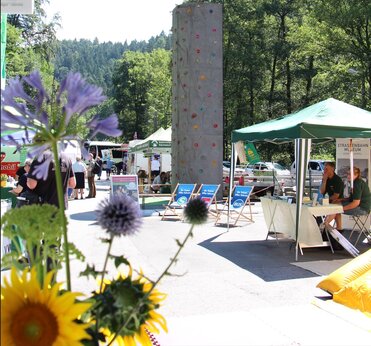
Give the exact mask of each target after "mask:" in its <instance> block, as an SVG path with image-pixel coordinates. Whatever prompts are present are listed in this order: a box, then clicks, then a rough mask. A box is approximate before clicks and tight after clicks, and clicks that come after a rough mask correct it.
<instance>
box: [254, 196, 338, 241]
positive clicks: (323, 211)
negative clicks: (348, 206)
mask: <svg viewBox="0 0 371 346" xmlns="http://www.w3.org/2000/svg"><path fill="white" fill-rule="evenodd" d="M260 200H261V204H262V208H263V213H264V219H265V222H266V224H267V227H268V234H269V233H272V232H273V233H275V234H276V235H277V233H282V234H284V235H286V236H287V237H288V238H290V239H293V240H296V234H295V219H296V204H289V203H288V202H287V201H284V200H278V199H272V198H267V197H261V198H260ZM338 213H343V207H342V206H341V205H338V204H330V205H328V206H322V205H318V206H315V207H312V206H309V205H306V204H303V205H302V210H301V217H300V226H299V234H298V242H299V245H300V248H304V247H317V246H329V243H328V242H324V241H323V240H322V235H321V231H320V229H319V227H318V224H317V221H316V219H315V218H314V216H325V215H331V214H338Z"/></svg>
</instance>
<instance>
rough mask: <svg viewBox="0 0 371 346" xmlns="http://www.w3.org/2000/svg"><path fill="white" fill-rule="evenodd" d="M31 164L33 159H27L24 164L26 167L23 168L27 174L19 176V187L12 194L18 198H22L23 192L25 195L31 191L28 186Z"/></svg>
mask: <svg viewBox="0 0 371 346" xmlns="http://www.w3.org/2000/svg"><path fill="white" fill-rule="evenodd" d="M31 164H32V159H27V160H26V161H25V162H24V166H22V168H23V169H24V171H25V173H23V174H21V175H20V176H19V179H18V183H17V186H16V187H15V188H14V189H13V190H11V191H10V192H12V193H14V194H16V195H17V196H20V195H21V193H22V192H23V193H25V192H26V191H30V189H29V188H28V186H27V175H28V172H29V171H30V167H31Z"/></svg>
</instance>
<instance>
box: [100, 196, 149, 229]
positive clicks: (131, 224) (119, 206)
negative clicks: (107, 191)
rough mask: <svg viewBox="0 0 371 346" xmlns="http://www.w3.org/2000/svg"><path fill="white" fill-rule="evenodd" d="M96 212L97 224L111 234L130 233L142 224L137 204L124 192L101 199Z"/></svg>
mask: <svg viewBox="0 0 371 346" xmlns="http://www.w3.org/2000/svg"><path fill="white" fill-rule="evenodd" d="M96 213H97V218H98V224H99V225H100V226H101V227H102V228H103V229H105V230H106V231H107V232H108V233H110V234H111V235H113V236H127V235H132V234H134V233H135V232H137V231H138V230H139V228H140V226H141V224H142V218H141V212H140V209H139V204H138V203H137V202H135V201H134V200H133V199H132V198H131V197H129V196H127V195H126V194H124V193H115V194H114V195H112V196H111V197H110V198H108V199H105V200H103V201H102V202H101V203H100V204H99V208H98V210H96Z"/></svg>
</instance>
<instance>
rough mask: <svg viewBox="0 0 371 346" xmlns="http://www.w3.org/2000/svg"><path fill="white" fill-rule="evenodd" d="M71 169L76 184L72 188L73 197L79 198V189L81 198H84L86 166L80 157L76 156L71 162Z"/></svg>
mask: <svg viewBox="0 0 371 346" xmlns="http://www.w3.org/2000/svg"><path fill="white" fill-rule="evenodd" d="M72 170H73V173H74V174H75V178H76V186H75V190H74V197H75V199H79V191H80V196H81V199H84V189H85V177H86V172H87V168H86V165H85V163H84V162H83V161H81V157H78V156H77V157H76V162H74V163H73V164H72Z"/></svg>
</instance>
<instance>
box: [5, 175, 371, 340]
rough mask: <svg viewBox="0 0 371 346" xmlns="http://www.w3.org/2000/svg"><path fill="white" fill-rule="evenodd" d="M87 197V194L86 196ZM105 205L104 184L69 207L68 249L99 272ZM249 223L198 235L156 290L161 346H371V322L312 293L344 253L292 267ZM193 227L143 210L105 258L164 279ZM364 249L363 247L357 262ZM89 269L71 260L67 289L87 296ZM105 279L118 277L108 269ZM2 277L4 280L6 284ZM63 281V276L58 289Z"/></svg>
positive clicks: (320, 253) (308, 255)
mask: <svg viewBox="0 0 371 346" xmlns="http://www.w3.org/2000/svg"><path fill="white" fill-rule="evenodd" d="M85 195H87V194H85ZM108 195H109V182H108V181H105V180H101V181H97V198H93V199H84V200H72V201H69V209H68V210H67V215H68V219H69V225H68V227H69V233H68V234H69V241H71V242H73V243H75V244H76V246H77V247H78V249H80V250H81V251H82V252H83V254H84V255H85V256H86V263H89V264H90V265H92V264H94V265H95V266H96V268H98V269H102V267H103V262H104V259H105V255H106V251H107V245H106V244H102V243H101V242H100V241H99V238H101V237H104V236H105V232H104V231H103V230H102V229H101V228H100V227H99V226H98V225H96V216H95V212H94V211H95V210H96V209H97V208H99V202H100V201H101V200H103V199H104V198H106V197H108ZM253 213H254V215H253V217H254V220H255V222H254V223H252V224H245V225H244V226H242V227H236V228H232V229H230V231H229V232H227V230H226V228H223V227H216V226H214V223H213V222H212V220H210V222H208V223H206V224H204V225H201V226H197V227H195V229H194V232H193V237H192V238H191V239H190V240H189V241H188V243H187V244H186V246H185V248H184V249H183V250H182V252H181V254H180V257H179V260H178V262H177V263H176V265H175V266H174V267H172V269H171V273H172V274H174V275H173V276H166V277H165V278H164V279H163V280H162V282H161V283H160V285H159V287H158V289H159V290H160V291H161V292H164V293H166V294H167V298H166V300H165V301H164V304H163V306H162V307H161V308H160V309H159V313H161V314H162V315H163V316H164V317H165V318H166V320H167V325H168V329H169V332H168V333H164V332H161V333H160V335H156V336H155V337H156V339H157V341H158V342H159V343H160V344H161V346H180V345H184V346H191V345H200V346H201V345H202V346H216V345H218V346H227V345H228V346H232V345H370V343H371V342H370V341H371V332H370V330H371V321H370V319H369V318H367V317H365V315H363V314H362V313H360V312H359V311H355V310H352V309H349V308H347V307H344V306H342V305H339V304H336V303H334V302H332V300H329V298H330V297H329V295H328V294H326V293H325V292H323V291H322V290H320V289H318V288H316V285H317V284H318V283H319V282H320V281H321V280H322V278H323V276H324V275H327V274H329V273H331V272H332V271H333V270H335V269H337V268H339V267H340V266H341V265H343V264H345V263H347V262H348V261H350V260H351V259H352V258H351V257H350V255H349V254H348V253H346V252H345V251H337V252H335V254H332V253H331V251H330V249H329V248H316V249H305V250H304V255H303V256H300V257H299V259H298V261H295V251H294V247H292V246H291V244H292V243H291V242H289V241H286V240H280V242H279V244H277V242H276V241H275V240H274V239H270V238H268V240H265V238H266V233H267V227H266V225H265V222H264V218H263V214H262V209H261V206H260V203H255V205H254V206H253ZM189 229H190V225H189V224H187V223H184V222H180V221H161V220H160V217H159V216H158V212H156V211H153V210H143V226H142V229H141V231H140V232H138V233H137V234H136V235H134V236H132V237H129V238H120V239H115V241H114V244H113V247H112V252H113V253H114V254H115V255H124V256H125V257H127V258H128V259H129V260H130V262H131V263H132V265H133V266H134V268H136V269H139V268H142V269H143V271H144V273H145V275H146V276H147V277H149V278H151V279H152V280H156V278H157V277H158V276H159V275H160V274H161V273H162V271H163V270H164V269H165V267H166V266H167V264H168V263H169V260H170V258H171V257H172V256H173V255H174V254H175V252H176V250H177V249H178V247H177V244H176V239H179V240H183V239H184V237H185V236H186V234H187V233H188V231H189ZM369 248H370V246H369V245H367V244H362V247H361V252H364V251H367V250H368V249H369ZM85 266H86V264H84V263H81V262H79V261H77V260H76V259H72V260H71V272H72V289H73V290H74V291H80V292H83V293H85V294H89V293H90V292H91V291H93V290H95V289H96V288H97V285H96V283H95V282H94V280H87V279H86V278H85V277H79V274H80V272H81V271H82V270H84V269H85ZM108 269H109V275H108V276H114V275H115V268H114V267H113V266H112V265H109V267H108ZM8 273H9V271H5V272H2V276H3V275H8ZM63 280H64V271H63V270H61V271H60V272H59V274H58V281H63Z"/></svg>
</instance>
